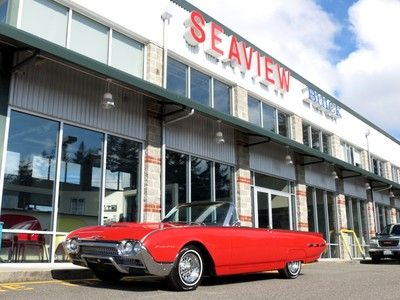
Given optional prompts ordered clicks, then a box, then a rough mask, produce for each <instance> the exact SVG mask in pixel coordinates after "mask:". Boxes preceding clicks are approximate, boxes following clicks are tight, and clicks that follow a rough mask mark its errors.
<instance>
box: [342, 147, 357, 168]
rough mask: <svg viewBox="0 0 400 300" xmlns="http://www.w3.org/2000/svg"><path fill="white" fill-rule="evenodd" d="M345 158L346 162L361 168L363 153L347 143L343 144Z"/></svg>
mask: <svg viewBox="0 0 400 300" xmlns="http://www.w3.org/2000/svg"><path fill="white" fill-rule="evenodd" d="M341 145H342V150H343V157H344V160H345V161H346V162H348V163H349V164H352V165H354V166H357V167H360V166H361V151H360V150H359V149H357V148H355V147H353V146H351V145H349V144H347V143H344V142H343V143H342V144H341Z"/></svg>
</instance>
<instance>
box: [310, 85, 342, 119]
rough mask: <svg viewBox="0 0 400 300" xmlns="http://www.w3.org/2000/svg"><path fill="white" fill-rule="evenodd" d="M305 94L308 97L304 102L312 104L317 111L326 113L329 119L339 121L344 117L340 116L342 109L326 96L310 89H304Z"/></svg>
mask: <svg viewBox="0 0 400 300" xmlns="http://www.w3.org/2000/svg"><path fill="white" fill-rule="evenodd" d="M303 93H304V94H305V96H306V97H305V98H304V99H303V101H304V102H307V103H311V104H312V106H313V107H314V108H315V109H317V110H320V111H322V112H324V113H325V115H326V116H327V117H330V118H333V119H338V118H341V117H342V115H341V114H340V110H341V108H340V107H339V106H338V105H337V104H335V103H333V102H332V101H331V100H329V99H328V98H326V97H325V96H323V95H321V94H320V93H318V92H316V91H314V90H313V89H311V88H309V87H306V88H304V89H303Z"/></svg>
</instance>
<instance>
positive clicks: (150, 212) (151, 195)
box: [143, 99, 162, 222]
mask: <svg viewBox="0 0 400 300" xmlns="http://www.w3.org/2000/svg"><path fill="white" fill-rule="evenodd" d="M146 109H147V128H146V129H147V132H146V144H145V149H144V151H145V158H144V178H143V180H144V189H143V221H144V222H152V221H159V220H160V217H161V159H162V158H161V120H160V118H159V114H160V105H159V104H157V103H156V102H155V101H153V100H151V99H147V100H146Z"/></svg>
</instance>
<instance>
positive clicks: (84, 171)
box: [57, 125, 104, 232]
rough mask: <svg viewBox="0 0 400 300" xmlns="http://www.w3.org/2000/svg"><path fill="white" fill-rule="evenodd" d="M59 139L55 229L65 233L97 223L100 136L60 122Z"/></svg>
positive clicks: (101, 139) (102, 136)
mask: <svg viewBox="0 0 400 300" xmlns="http://www.w3.org/2000/svg"><path fill="white" fill-rule="evenodd" d="M62 139H63V140H62V141H63V142H62V154H61V174H60V192H59V193H60V199H59V208H58V218H57V220H58V222H57V231H59V232H69V231H71V230H73V229H76V228H79V227H83V226H87V225H96V224H98V223H99V222H98V221H99V220H98V213H99V203H100V183H101V152H102V145H103V139H104V135H103V134H101V133H99V132H95V131H91V130H87V129H83V128H79V127H75V126H71V125H64V130H63V138H62ZM74 207H75V209H74Z"/></svg>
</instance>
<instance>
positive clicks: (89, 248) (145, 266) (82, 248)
mask: <svg viewBox="0 0 400 300" xmlns="http://www.w3.org/2000/svg"><path fill="white" fill-rule="evenodd" d="M63 245H64V249H65V251H66V253H68V250H67V249H66V245H65V242H63ZM78 245H79V252H78V253H76V254H69V253H68V254H69V256H70V258H71V260H72V263H74V264H76V265H81V266H86V267H88V268H93V267H95V266H96V265H103V266H112V267H113V268H115V269H116V270H117V271H118V272H120V273H123V274H130V273H132V272H134V271H143V272H144V273H146V274H150V275H156V276H167V275H168V274H169V273H170V272H171V269H172V267H173V263H159V262H156V261H155V260H154V258H153V257H152V256H151V254H150V253H149V252H148V250H147V249H146V247H144V246H143V245H142V246H141V249H140V251H139V252H138V253H136V254H135V255H132V256H121V255H118V245H119V244H118V243H106V242H97V241H78Z"/></svg>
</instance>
